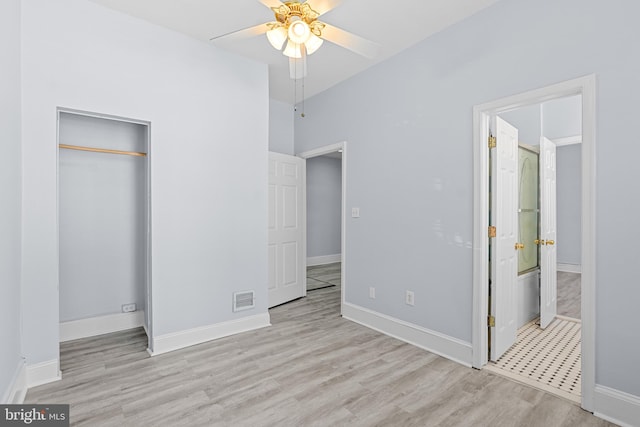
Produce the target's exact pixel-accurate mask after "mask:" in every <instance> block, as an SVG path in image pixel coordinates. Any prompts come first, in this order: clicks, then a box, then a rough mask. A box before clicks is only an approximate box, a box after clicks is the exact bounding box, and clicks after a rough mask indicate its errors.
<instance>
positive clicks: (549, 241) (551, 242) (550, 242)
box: [547, 240, 556, 245]
mask: <svg viewBox="0 0 640 427" xmlns="http://www.w3.org/2000/svg"><path fill="white" fill-rule="evenodd" d="M555 244H556V241H555V240H547V245H555Z"/></svg>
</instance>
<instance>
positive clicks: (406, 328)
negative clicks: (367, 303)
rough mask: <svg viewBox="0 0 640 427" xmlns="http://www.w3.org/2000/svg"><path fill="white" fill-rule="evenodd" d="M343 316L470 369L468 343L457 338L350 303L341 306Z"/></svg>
mask: <svg viewBox="0 0 640 427" xmlns="http://www.w3.org/2000/svg"><path fill="white" fill-rule="evenodd" d="M342 317H344V318H345V319H348V320H351V321H353V322H356V323H359V324H361V325H363V326H366V327H367V328H370V329H373V330H375V331H378V332H380V333H383V334H385V335H388V336H390V337H393V338H397V339H399V340H401V341H404V342H406V343H409V344H411V345H414V346H416V347H420V348H422V349H424V350H427V351H429V352H431V353H435V354H437V355H439V356H442V357H446V358H447V359H450V360H453V361H454V362H458V363H460V364H462V365H464V366H468V367H471V344H469V343H467V342H464V341H462V340H459V339H457V338H453V337H450V336H448V335H445V334H442V333H439V332H435V331H432V330H430V329H426V328H423V327H421V326H418V325H414V324H412V323H409V322H405V321H404V320H400V319H396V318H394V317H390V316H387V315H385V314H382V313H377V312H375V311H372V310H369V309H367V308H364V307H360V306H357V305H354V304H350V303H345V304H344V306H343V311H342Z"/></svg>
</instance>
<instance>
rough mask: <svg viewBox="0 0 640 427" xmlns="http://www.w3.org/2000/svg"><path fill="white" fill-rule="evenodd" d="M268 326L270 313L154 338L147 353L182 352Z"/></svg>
mask: <svg viewBox="0 0 640 427" xmlns="http://www.w3.org/2000/svg"><path fill="white" fill-rule="evenodd" d="M267 326H271V323H270V317H269V313H268V312H266V313H263V314H256V315H254V316H248V317H242V318H240V319H234V320H229V321H227V322H222V323H216V324H214V325H208V326H201V327H199V328H193V329H187V330H185V331H180V332H173V333H170V334H164V335H160V336H158V337H153V339H152V340H153V345H152V346H151V347H150V348H149V349H147V351H148V352H149V354H150V355H151V356H157V355H159V354H163V353H168V352H170V351H174V350H180V349H181V348H185V347H190V346H192V345H196V344H201V343H203V342H207V341H211V340H215V339H218V338H223V337H227V336H229V335H235V334H239V333H242V332H248V331H252V330H254V329H260V328H264V327H267ZM151 349H153V350H151Z"/></svg>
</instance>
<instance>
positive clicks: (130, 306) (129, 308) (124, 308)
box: [122, 303, 136, 313]
mask: <svg viewBox="0 0 640 427" xmlns="http://www.w3.org/2000/svg"><path fill="white" fill-rule="evenodd" d="M132 311H136V304H135V303H131V304H122V312H123V313H131V312H132Z"/></svg>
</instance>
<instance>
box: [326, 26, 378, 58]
mask: <svg viewBox="0 0 640 427" xmlns="http://www.w3.org/2000/svg"><path fill="white" fill-rule="evenodd" d="M321 37H322V38H323V39H325V40H327V41H330V42H331V43H334V44H337V45H338V46H341V47H343V48H345V49H349V50H350V51H352V52H355V53H357V54H358V55H362V56H364V57H365V58H369V59H373V58H375V57H376V56H377V55H378V53H379V51H380V45H379V44H378V43H374V42H372V41H370V40H367V39H364V38H362V37H360V36H356V35H355V34H353V33H350V32H348V31H345V30H343V29H341V28H338V27H335V26H333V25H330V24H325V27H324V28H323V29H322V36H321Z"/></svg>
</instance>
